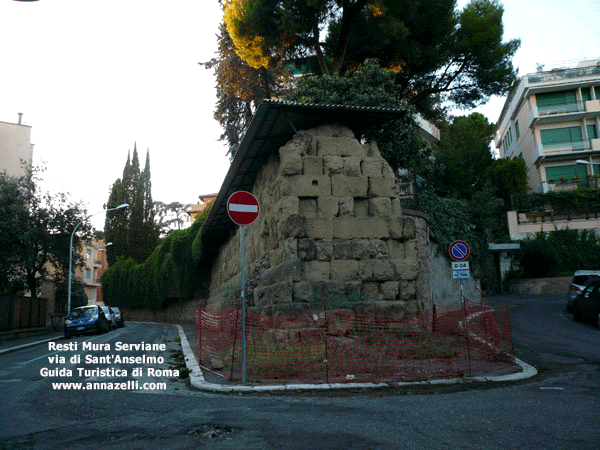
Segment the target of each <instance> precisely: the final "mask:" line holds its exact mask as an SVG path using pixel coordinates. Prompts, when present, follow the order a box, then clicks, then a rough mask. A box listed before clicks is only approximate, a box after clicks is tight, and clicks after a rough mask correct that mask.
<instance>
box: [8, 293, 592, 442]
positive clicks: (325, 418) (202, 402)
mask: <svg viewBox="0 0 600 450" xmlns="http://www.w3.org/2000/svg"><path fill="white" fill-rule="evenodd" d="M493 301H494V302H500V303H502V302H505V303H506V304H509V308H510V311H511V321H512V323H513V333H514V340H515V348H516V350H517V352H518V354H519V356H521V357H522V359H524V360H526V361H527V362H532V363H534V364H535V365H536V366H537V367H538V369H540V374H539V375H538V376H537V377H536V378H534V379H531V380H526V381H523V382H519V383H517V384H507V385H493V386H489V385H469V386H462V385H461V386H451V387H436V388H428V389H424V388H414V389H413V388H410V387H408V388H403V389H401V390H386V391H375V392H373V391H368V392H342V393H340V392H325V393H323V392H320V393H304V394H298V393H296V394H293V395H292V394H286V395H250V396H249V395H224V394H209V393H204V392H198V391H194V390H191V389H190V388H189V387H188V386H187V384H186V382H185V381H184V380H178V379H174V378H172V377H169V376H156V375H155V374H156V373H157V372H155V374H152V375H149V374H148V370H147V369H148V368H149V367H152V368H156V369H169V368H172V367H174V365H175V363H174V360H173V358H172V357H171V355H172V354H174V353H172V351H174V350H177V349H178V348H179V343H178V342H177V340H176V338H177V336H178V334H177V329H176V327H174V326H172V325H159V324H132V323H130V324H128V325H127V326H126V327H125V328H123V329H119V330H116V331H112V332H110V333H108V334H105V335H102V336H93V337H88V338H78V339H71V340H68V341H65V340H60V341H56V343H57V344H58V343H59V342H60V343H67V342H78V349H77V350H76V351H75V350H65V351H63V350H60V351H55V350H50V349H49V347H48V346H47V344H46V345H43V346H37V347H34V348H28V349H23V350H19V351H16V352H13V353H8V354H3V355H0V449H13V448H14V449H17V448H18V449H30V448H31V449H65V448H68V449H83V448H86V449H88V448H127V449H155V448H160V449H164V450H168V449H196V448H205V449H217V450H218V449H237V450H239V449H455V448H456V449H506V448H515V449H517V448H518V449H598V448H600V427H599V426H598V424H599V423H600V422H599V421H598V411H599V407H600V364H599V358H598V348H600V345H599V344H600V330H598V329H597V328H594V327H593V326H592V325H586V324H578V323H575V322H573V321H572V320H571V319H570V316H568V315H566V313H565V314H564V315H562V313H561V309H563V308H564V305H563V304H562V302H561V301H560V299H558V298H555V299H526V300H522V299H514V298H504V297H501V298H497V299H493ZM84 341H87V342H91V343H96V344H110V347H111V348H110V350H105V349H104V350H100V349H99V348H100V347H96V348H97V350H83V342H84ZM118 342H121V343H131V344H139V343H142V342H144V343H149V344H160V343H164V344H165V350H148V351H129V350H127V351H125V350H117V343H118ZM55 354H59V356H64V357H65V358H66V361H65V362H64V363H57V367H59V368H63V369H70V370H73V375H72V376H71V377H65V376H58V377H50V376H42V375H41V369H42V368H44V367H46V368H50V367H54V364H52V363H50V360H49V359H48V358H49V357H53V356H54V355H55ZM75 354H79V356H80V357H81V358H82V360H83V362H81V363H76V362H74V363H70V362H69V359H70V358H71V357H72V356H73V355H75ZM144 354H145V355H146V356H147V357H157V358H158V357H159V356H162V357H164V362H162V363H158V362H153V363H142V364H141V367H142V369H144V370H143V373H142V374H141V375H140V376H134V375H133V374H132V373H131V369H132V367H137V366H138V364H127V363H123V362H122V361H121V362H114V361H111V362H110V364H104V365H103V364H96V363H94V362H90V363H88V364H86V363H85V357H86V355H91V356H96V357H101V356H107V355H108V356H110V355H119V356H122V357H124V356H132V357H141V356H142V355H144ZM98 366H101V367H102V368H106V367H111V368H113V369H115V370H127V371H128V374H127V376H118V375H115V374H112V375H110V376H102V375H100V374H94V373H91V372H85V371H83V372H82V374H81V376H79V375H78V372H77V370H76V368H77V367H82V368H87V369H88V370H91V369H93V368H96V367H98ZM128 381H129V382H135V381H137V382H138V385H137V389H126V390H118V391H116V390H111V391H107V390H99V389H93V385H92V388H91V389H89V390H69V391H65V390H59V389H57V388H56V387H53V384H52V383H56V382H82V383H94V382H105V383H108V382H119V383H122V382H128ZM143 383H154V388H153V389H150V387H151V385H147V386H148V388H147V389H146V390H143V389H141V388H140V386H143ZM158 383H165V384H164V386H162V385H160V386H161V388H160V389H158V388H157V386H158ZM162 387H164V389H163V388H162Z"/></svg>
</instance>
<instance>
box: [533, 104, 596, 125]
mask: <svg viewBox="0 0 600 450" xmlns="http://www.w3.org/2000/svg"><path fill="white" fill-rule="evenodd" d="M598 115H600V100H587V101H585V102H575V103H561V104H557V105H544V106H540V107H538V106H534V107H532V108H531V110H530V111H529V114H528V115H527V123H528V125H529V127H530V128H533V127H534V126H535V125H541V124H546V123H561V122H566V121H569V120H581V119H583V118H586V119H589V118H595V117H597V116H598Z"/></svg>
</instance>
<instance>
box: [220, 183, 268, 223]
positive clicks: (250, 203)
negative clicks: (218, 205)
mask: <svg viewBox="0 0 600 450" xmlns="http://www.w3.org/2000/svg"><path fill="white" fill-rule="evenodd" d="M259 211H260V207H259V206H258V200H257V199H256V197H255V196H254V195H252V194H251V193H250V192H246V191H238V192H234V193H233V194H231V196H230V197H229V200H227V213H228V214H229V217H230V218H231V220H233V221H234V222H235V223H236V224H238V225H250V224H251V223H252V222H254V221H255V220H256V218H257V217H258V212H259Z"/></svg>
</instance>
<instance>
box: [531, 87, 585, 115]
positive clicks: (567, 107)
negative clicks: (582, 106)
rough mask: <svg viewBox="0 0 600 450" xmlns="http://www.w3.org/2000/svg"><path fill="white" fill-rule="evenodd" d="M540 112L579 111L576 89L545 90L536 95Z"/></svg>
mask: <svg viewBox="0 0 600 450" xmlns="http://www.w3.org/2000/svg"><path fill="white" fill-rule="evenodd" d="M535 101H536V103H537V107H538V112H539V113H540V114H557V113H565V112H576V111H577V96H576V95H575V91H574V90H572V91H558V92H545V93H542V94H536V95H535Z"/></svg>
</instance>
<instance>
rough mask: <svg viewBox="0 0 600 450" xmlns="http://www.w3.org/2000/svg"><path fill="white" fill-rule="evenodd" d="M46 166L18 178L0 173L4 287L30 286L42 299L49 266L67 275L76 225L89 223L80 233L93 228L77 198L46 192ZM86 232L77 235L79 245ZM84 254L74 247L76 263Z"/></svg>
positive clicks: (56, 273) (59, 274)
mask: <svg viewBox="0 0 600 450" xmlns="http://www.w3.org/2000/svg"><path fill="white" fill-rule="evenodd" d="M41 170H42V169H40V168H33V169H30V170H28V171H27V172H26V174H25V175H23V176H21V177H18V178H17V177H10V176H8V175H7V174H6V172H1V173H0V217H1V218H2V220H0V290H1V291H4V292H9V293H15V292H16V291H21V290H23V289H24V288H25V287H26V288H27V289H28V290H29V291H30V292H31V295H32V296H33V297H36V296H37V293H38V287H39V282H40V280H41V279H42V277H43V276H45V275H46V274H47V271H48V270H49V267H52V268H53V270H54V276H55V277H56V278H59V279H60V278H63V279H64V277H66V276H67V275H68V266H69V249H70V238H71V233H72V231H73V229H74V228H75V226H76V225H77V224H78V223H79V222H83V225H82V226H81V227H80V229H81V234H80V236H87V235H88V234H89V231H90V225H89V223H88V222H87V220H86V212H85V208H84V207H83V205H82V204H81V203H73V202H71V201H70V200H69V199H68V196H67V194H65V193H58V194H50V193H42V191H41V190H40V188H39V181H40V179H39V175H38V174H39V173H40V171H41ZM80 236H74V244H73V247H74V249H77V248H78V247H79V245H80ZM78 255H79V252H77V251H74V253H73V257H74V261H75V263H76V264H77V262H78Z"/></svg>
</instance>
